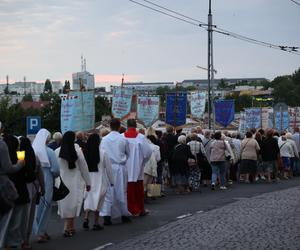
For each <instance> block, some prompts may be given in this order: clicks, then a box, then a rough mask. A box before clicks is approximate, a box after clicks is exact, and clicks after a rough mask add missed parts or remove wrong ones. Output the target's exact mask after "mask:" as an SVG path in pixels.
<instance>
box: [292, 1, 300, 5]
mask: <svg viewBox="0 0 300 250" xmlns="http://www.w3.org/2000/svg"><path fill="white" fill-rule="evenodd" d="M290 1H291V2H293V3H295V4H297V5H299V6H300V3H299V2H297V1H295V0H290Z"/></svg>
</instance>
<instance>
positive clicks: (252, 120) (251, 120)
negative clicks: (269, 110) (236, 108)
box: [245, 108, 261, 129]
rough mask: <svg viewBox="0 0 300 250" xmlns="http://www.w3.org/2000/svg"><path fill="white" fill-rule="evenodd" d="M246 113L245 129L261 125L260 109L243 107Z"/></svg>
mask: <svg viewBox="0 0 300 250" xmlns="http://www.w3.org/2000/svg"><path fill="white" fill-rule="evenodd" d="M245 114H246V129H248V128H260V127H261V109H260V108H248V109H245Z"/></svg>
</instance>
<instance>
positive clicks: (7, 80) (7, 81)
mask: <svg viewBox="0 0 300 250" xmlns="http://www.w3.org/2000/svg"><path fill="white" fill-rule="evenodd" d="M8 84H9V76H8V75H7V76H6V86H7V89H8Z"/></svg>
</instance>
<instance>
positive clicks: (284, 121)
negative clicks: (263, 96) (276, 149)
mask: <svg viewBox="0 0 300 250" xmlns="http://www.w3.org/2000/svg"><path fill="white" fill-rule="evenodd" d="M274 122H275V129H276V130H278V131H283V130H287V129H288V128H289V123H290V120H289V112H288V111H283V112H278V111H277V112H275V116H274Z"/></svg>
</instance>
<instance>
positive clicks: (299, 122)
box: [288, 107, 300, 131]
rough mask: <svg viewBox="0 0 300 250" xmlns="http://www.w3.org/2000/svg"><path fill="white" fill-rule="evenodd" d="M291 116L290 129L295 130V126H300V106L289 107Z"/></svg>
mask: <svg viewBox="0 0 300 250" xmlns="http://www.w3.org/2000/svg"><path fill="white" fill-rule="evenodd" d="M288 110H289V117H290V125H289V127H290V129H292V131H294V130H295V128H299V127H300V107H294V108H291V107H289V109H288Z"/></svg>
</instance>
